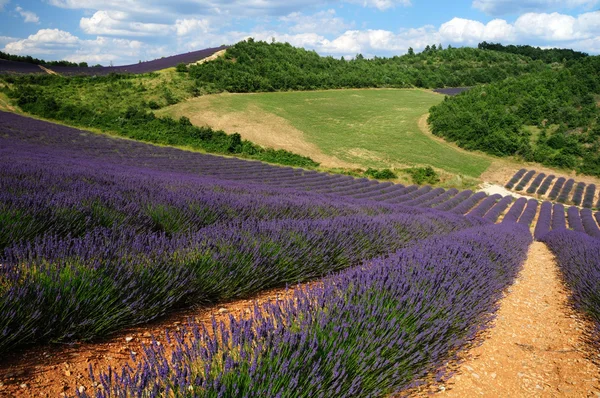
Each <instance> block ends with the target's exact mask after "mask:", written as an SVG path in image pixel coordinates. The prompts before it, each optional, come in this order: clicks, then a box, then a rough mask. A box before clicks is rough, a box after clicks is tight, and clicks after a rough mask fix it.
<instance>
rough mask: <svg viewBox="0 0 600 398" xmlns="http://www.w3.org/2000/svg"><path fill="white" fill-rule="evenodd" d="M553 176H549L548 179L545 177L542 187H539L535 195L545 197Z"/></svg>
mask: <svg viewBox="0 0 600 398" xmlns="http://www.w3.org/2000/svg"><path fill="white" fill-rule="evenodd" d="M554 178H555V177H554V175H552V174H551V175H549V176H548V177H546V179H545V180H544V182H543V183H542V186H541V187H540V189H538V191H537V194H538V195H545V194H546V192H548V189H549V188H550V185H551V184H552V181H554Z"/></svg>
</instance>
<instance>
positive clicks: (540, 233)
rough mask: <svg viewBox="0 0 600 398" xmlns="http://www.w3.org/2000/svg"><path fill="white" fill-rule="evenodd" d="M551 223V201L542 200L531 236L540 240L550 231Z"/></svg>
mask: <svg viewBox="0 0 600 398" xmlns="http://www.w3.org/2000/svg"><path fill="white" fill-rule="evenodd" d="M551 223H552V203H551V202H543V203H542V206H541V207H540V215H539V217H538V220H537V223H536V224H535V230H534V232H533V237H534V238H535V240H542V238H543V237H544V236H545V235H546V234H547V233H548V232H550V226H551Z"/></svg>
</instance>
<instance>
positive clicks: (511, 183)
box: [505, 169, 527, 189]
mask: <svg viewBox="0 0 600 398" xmlns="http://www.w3.org/2000/svg"><path fill="white" fill-rule="evenodd" d="M526 172H527V170H526V169H521V170H519V171H517V172H516V173H515V175H514V176H513V177H512V178H511V179H510V180H509V181H508V182H507V183H506V185H505V187H506V188H507V189H512V188H513V187H514V186H515V184H516V183H518V182H519V181H520V180H521V178H522V177H523V176H524V175H525V173H526Z"/></svg>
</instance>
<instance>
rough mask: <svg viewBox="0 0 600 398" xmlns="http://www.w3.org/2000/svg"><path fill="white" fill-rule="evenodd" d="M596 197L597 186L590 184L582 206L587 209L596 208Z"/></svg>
mask: <svg viewBox="0 0 600 398" xmlns="http://www.w3.org/2000/svg"><path fill="white" fill-rule="evenodd" d="M595 195H596V185H594V184H589V185H588V186H587V188H586V190H585V196H584V197H583V204H582V206H583V207H585V208H586V209H591V208H592V207H594V196H595Z"/></svg>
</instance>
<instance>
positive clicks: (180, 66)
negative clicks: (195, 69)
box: [175, 62, 188, 73]
mask: <svg viewBox="0 0 600 398" xmlns="http://www.w3.org/2000/svg"><path fill="white" fill-rule="evenodd" d="M175 70H176V71H177V72H179V73H185V72H187V71H188V67H187V65H186V64H184V63H183V62H182V63H180V64H177V66H176V67H175Z"/></svg>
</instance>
